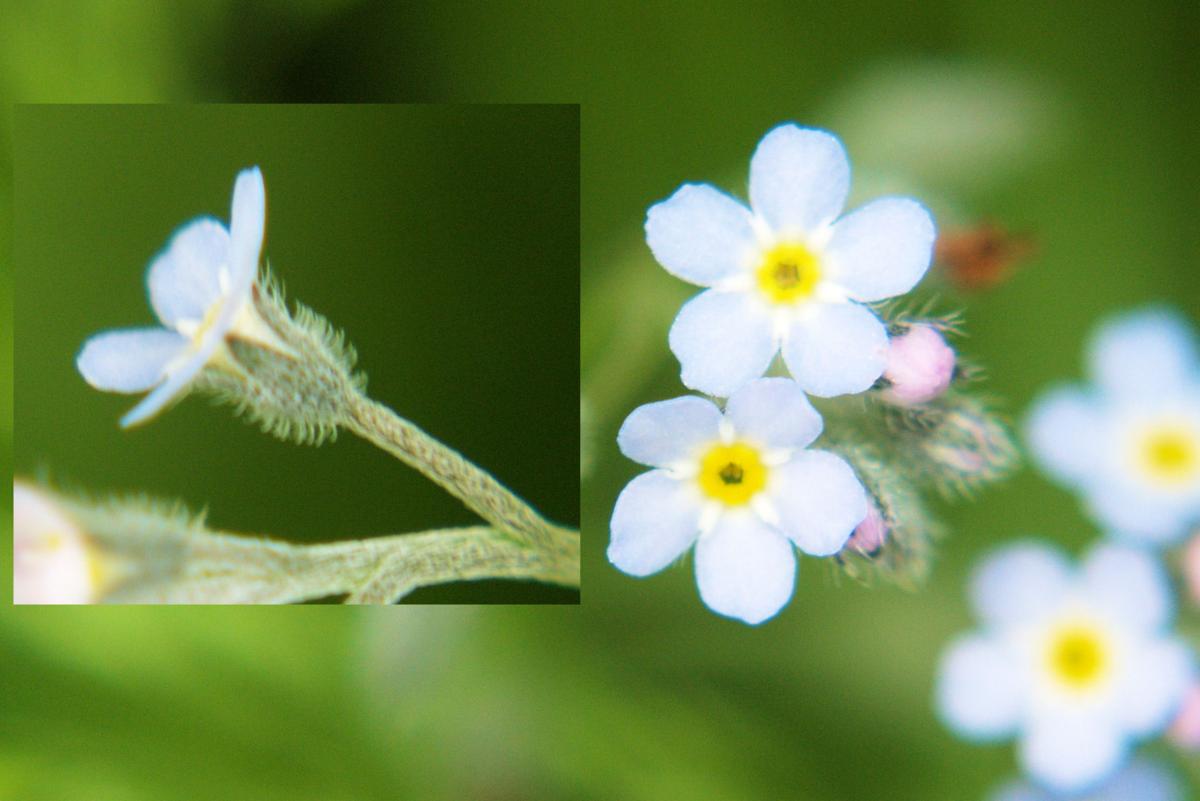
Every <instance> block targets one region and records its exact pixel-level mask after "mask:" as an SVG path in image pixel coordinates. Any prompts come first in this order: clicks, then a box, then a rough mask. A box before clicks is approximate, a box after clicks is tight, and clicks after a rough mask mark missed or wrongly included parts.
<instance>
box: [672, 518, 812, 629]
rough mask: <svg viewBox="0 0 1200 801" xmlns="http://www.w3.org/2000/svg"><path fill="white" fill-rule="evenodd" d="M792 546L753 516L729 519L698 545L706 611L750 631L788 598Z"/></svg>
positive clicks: (793, 569) (793, 565)
mask: <svg viewBox="0 0 1200 801" xmlns="http://www.w3.org/2000/svg"><path fill="white" fill-rule="evenodd" d="M795 583H796V556H795V554H793V553H792V545H791V543H789V542H788V541H787V540H786V539H784V538H783V537H782V536H780V535H779V534H778V533H777V532H775V531H773V530H772V529H770V528H769V527H768V526H767V525H766V524H765V523H763V522H762V521H761V520H759V519H758V518H757V517H756V516H755V515H754V514H753V513H748V512H740V513H727V514H725V515H724V516H723V517H722V518H721V520H720V522H719V523H718V524H717V526H716V528H714V529H713V530H712V531H710V532H709V533H707V534H705V535H704V536H703V537H701V538H700V541H699V542H697V543H696V584H697V586H698V587H699V588H700V597H701V599H703V601H704V603H705V604H706V605H707V606H708V608H709V609H711V610H713V611H714V612H716V613H717V614H720V615H725V616H726V617H732V618H737V619H738V620H741V621H743V622H746V623H749V624H750V625H752V626H754V625H757V624H759V623H762V622H763V621H764V620H766V619H768V618H770V617H772V616H774V615H775V613H777V612H778V611H779V610H780V609H782V608H783V605H784V604H786V603H787V602H788V599H789V598H791V597H792V589H793V587H794V586H795Z"/></svg>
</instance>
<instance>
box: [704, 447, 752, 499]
mask: <svg viewBox="0 0 1200 801" xmlns="http://www.w3.org/2000/svg"><path fill="white" fill-rule="evenodd" d="M699 479H700V489H701V490H703V492H704V494H705V495H707V496H708V497H710V498H712V499H714V500H717V501H720V502H721V503H723V504H725V505H726V506H741V505H742V504H745V503H748V502H749V501H750V499H751V498H753V497H754V496H755V495H757V494H758V493H759V491H761V490H762V488H763V487H764V486H766V483H767V468H766V466H765V465H764V464H763V463H762V457H761V456H759V453H758V450H757V449H756V448H754V447H753V446H751V445H747V444H746V443H744V442H735V443H733V444H731V445H714V446H713V447H712V448H710V449H709V451H708V453H706V454H704V458H703V459H701V460H700V477H699Z"/></svg>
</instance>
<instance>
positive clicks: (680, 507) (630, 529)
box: [608, 470, 700, 576]
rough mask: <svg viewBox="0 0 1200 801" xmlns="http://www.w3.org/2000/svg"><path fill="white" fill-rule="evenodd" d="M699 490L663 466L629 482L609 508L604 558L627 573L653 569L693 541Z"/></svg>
mask: <svg viewBox="0 0 1200 801" xmlns="http://www.w3.org/2000/svg"><path fill="white" fill-rule="evenodd" d="M699 527H700V500H699V498H698V491H697V490H696V489H695V488H694V487H692V486H690V485H689V484H687V483H685V482H681V481H677V480H675V479H673V478H671V477H670V476H668V475H667V474H666V473H664V472H663V471H661V470H651V471H650V472H649V473H643V474H642V475H640V476H638V477H637V478H635V479H634V480H633V481H630V482H629V484H627V485H626V486H625V489H624V490H622V491H621V494H620V496H618V498H617V505H616V507H615V508H614V509H613V515H612V521H611V523H610V530H611V533H612V539H611V540H610V541H609V545H608V560H609V561H610V562H612V563H613V564H614V565H615V566H616V567H617V569H619V570H622V571H624V572H625V573H628V574H629V575H631V576H648V575H650V574H651V573H657V572H658V571H660V570H662V569H663V568H664V567H666V566H667V565H669V564H671V562H673V561H675V560H676V559H678V558H679V556H680V555H681V554H683V552H684V551H686V550H687V549H688V548H689V547H691V545H692V543H693V542H695V540H696V536H697V535H698V533H699Z"/></svg>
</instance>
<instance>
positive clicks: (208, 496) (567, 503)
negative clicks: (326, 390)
mask: <svg viewBox="0 0 1200 801" xmlns="http://www.w3.org/2000/svg"><path fill="white" fill-rule="evenodd" d="M578 148H579V114H578V108H577V107H576V106H410V107H404V106H394V107H389V106H362V107H356V106H309V107H304V106H275V107H266V106H258V107H254V106H245V107H242V106H193V107H188V106H161V107H146V106H109V107H95V106H23V107H21V108H20V109H18V111H17V118H16V137H15V150H14V152H15V185H16V198H17V214H16V217H15V226H14V231H15V262H16V264H17V265H18V272H17V282H16V298H17V302H16V326H17V339H16V376H17V381H16V394H15V398H16V422H17V428H16V431H17V434H16V454H17V459H16V468H17V472H18V473H19V474H25V475H29V474H31V473H35V474H36V473H37V472H38V471H43V470H44V471H46V472H48V473H49V475H50V476H51V477H52V478H53V479H55V480H56V481H57V482H59V483H64V484H66V485H67V486H70V487H75V486H79V487H82V488H85V489H87V490H89V491H90V492H93V493H97V494H98V493H102V492H113V491H115V492H144V493H147V494H150V495H152V496H156V497H165V498H180V499H183V500H184V501H186V502H188V503H190V504H191V505H192V507H193V508H199V507H203V506H207V507H208V508H209V510H210V513H209V517H208V519H209V523H210V525H212V526H214V527H216V528H218V529H223V530H230V531H248V532H263V533H268V534H271V535H273V536H277V537H282V538H286V539H290V540H295V541H307V542H312V541H320V540H331V539H346V538H354V537H369V536H374V535H378V534H384V533H389V532H405V531H415V530H420V529H428V528H438V527H445V526H450V525H459V524H469V523H471V522H472V521H473V520H474V519H475V518H473V517H472V515H471V513H470V512H468V511H467V510H466V509H465V508H464V507H462V506H461V504H460V503H459V502H458V501H457V500H455V499H454V498H451V497H449V496H447V495H445V494H444V493H443V492H442V491H441V490H440V489H438V488H437V487H436V486H434V485H433V484H431V483H429V482H428V481H427V480H425V479H424V478H423V477H421V476H420V475H419V474H417V473H415V472H413V471H411V470H408V469H407V468H405V467H404V466H403V465H401V464H400V463H399V462H396V461H395V460H394V459H392V458H391V457H390V456H388V455H387V454H385V453H383V452H382V451H379V450H376V449H374V448H372V447H370V446H368V445H367V444H365V443H363V442H361V441H358V440H356V439H355V438H354V437H350V436H342V437H340V438H339V441H338V442H337V443H336V444H333V445H326V446H323V447H319V448H312V447H303V446H297V445H292V444H289V443H282V442H279V441H276V440H274V439H272V438H270V437H268V436H265V435H263V434H262V433H260V432H259V431H257V430H256V428H254V427H252V426H248V425H246V424H245V423H243V422H241V421H239V420H236V419H234V417H233V415H232V414H231V410H229V409H224V408H211V406H210V404H208V403H206V402H205V401H204V400H203V399H202V398H192V399H190V400H188V401H185V402H184V403H182V404H181V405H179V406H177V407H175V408H173V409H171V410H170V411H169V412H168V413H165V414H163V415H162V416H161V417H159V418H158V419H156V420H154V421H153V422H152V423H150V424H148V425H146V426H143V427H140V428H138V429H136V430H134V431H122V430H120V429H119V428H118V427H117V418H118V417H119V416H120V415H121V414H122V413H123V411H124V410H126V409H128V408H130V406H131V405H132V404H133V403H134V402H136V398H133V397H130V396H119V395H108V394H102V393H99V392H97V391H95V390H93V389H92V388H91V387H89V386H88V385H87V384H85V383H84V382H83V380H82V378H81V377H80V376H79V374H78V372H77V371H76V369H75V366H74V356H75V354H76V353H77V352H78V350H79V348H80V346H81V344H82V342H83V340H84V339H85V338H86V337H87V336H89V335H90V334H92V333H95V332H97V331H100V330H104V329H108V328H114V327H127V326H134V325H144V324H156V323H157V320H156V319H155V318H154V316H153V312H152V311H151V310H150V308H149V305H148V301H147V295H146V291H145V267H146V265H147V263H148V262H149V260H150V258H151V257H152V256H153V255H154V254H155V253H157V252H158V250H159V249H160V248H162V247H163V246H165V244H166V242H167V239H168V237H169V235H170V234H171V233H172V232H173V231H174V230H175V228H176V227H178V226H180V225H182V224H183V223H184V222H185V221H187V220H189V219H191V218H192V217H194V216H196V215H198V214H212V215H215V216H217V217H218V218H220V219H222V220H226V221H227V220H228V216H229V211H228V207H229V200H230V193H231V190H232V186H233V177H234V175H235V174H236V172H237V170H239V169H241V168H242V167H245V166H248V165H250V164H258V165H260V166H261V168H262V170H263V174H264V176H265V181H266V185H267V203H268V215H267V216H268V222H267V239H266V244H265V246H264V256H265V258H266V259H267V260H268V261H269V262H270V264H271V265H272V269H273V271H274V272H275V274H276V275H277V277H278V278H280V279H282V281H283V282H284V284H285V285H286V287H287V292H288V294H289V296H290V297H291V298H295V299H300V300H302V301H303V302H304V303H306V304H307V305H309V306H311V307H312V308H314V309H316V310H318V311H320V312H321V313H322V314H324V315H326V317H327V318H328V319H329V320H331V321H332V322H333V323H334V324H335V325H337V326H339V327H341V328H343V329H344V330H345V331H346V333H347V336H348V337H349V340H350V341H351V342H352V343H354V344H355V346H356V347H357V349H358V351H359V355H360V366H361V368H362V369H363V370H364V371H365V372H366V373H367V375H368V376H369V380H370V383H369V385H368V387H369V391H370V393H371V395H372V396H373V397H375V398H377V399H378V400H381V401H383V402H384V403H387V404H389V405H390V406H392V407H393V408H394V409H396V410H397V411H398V412H399V413H400V414H402V415H405V416H407V417H409V418H410V419H412V420H414V421H416V422H418V424H419V425H422V426H424V427H425V428H426V429H427V430H429V431H430V432H431V433H433V434H434V435H436V436H439V437H441V438H442V439H443V440H445V441H447V442H448V443H450V444H452V446H453V447H456V448H458V449H459V450H461V451H462V452H464V453H465V454H468V455H469V456H470V457H471V458H473V459H475V460H476V461H477V462H478V463H479V464H481V465H483V466H485V467H486V468H488V469H489V470H492V471H494V473H495V474H496V475H497V476H498V477H500V479H501V480H502V481H504V482H506V483H507V484H508V485H509V486H511V487H512V488H513V489H514V490H515V491H516V492H517V493H518V494H520V495H521V496H523V497H525V498H527V499H529V500H530V501H531V502H532V503H533V504H534V505H535V506H537V507H538V508H539V509H541V510H542V511H543V512H544V513H545V514H547V515H549V516H550V517H552V518H554V519H557V520H562V521H566V522H572V523H573V522H574V521H577V520H578V493H577V491H576V489H577V487H578V484H577V482H576V479H575V470H576V469H577V468H576V458H575V442H576V441H577V438H578V418H577V417H576V414H575V408H574V406H575V404H574V398H575V395H576V376H577V375H578V367H577V365H578V354H577V351H576V349H575V345H574V338H575V337H574V333H575V331H576V330H577V326H578V322H577V321H578V301H577V298H578V281H579V279H578V267H577V264H578V247H579V246H578V241H579V233H578V231H579V212H578V200H577V198H578V170H577V167H576V165H577V163H578ZM577 597H578V595H577V594H576V593H573V592H568V591H563V590H558V589H556V588H552V587H545V586H539V585H536V584H534V583H532V582H528V583H516V582H495V583H488V584H486V585H477V584H464V585H461V586H458V587H453V588H450V587H442V588H437V589H429V590H426V591H423V592H419V593H416V594H414V595H413V596H411V598H410V599H409V600H411V601H412V602H423V601H451V602H466V603H472V602H487V601H499V602H504V601H514V602H524V601H529V602H536V601H570V600H572V599H575V598H577Z"/></svg>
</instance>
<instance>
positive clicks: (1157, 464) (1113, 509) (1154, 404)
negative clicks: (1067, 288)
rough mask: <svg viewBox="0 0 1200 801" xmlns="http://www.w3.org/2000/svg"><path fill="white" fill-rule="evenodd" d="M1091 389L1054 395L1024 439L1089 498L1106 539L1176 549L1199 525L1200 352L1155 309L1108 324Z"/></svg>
mask: <svg viewBox="0 0 1200 801" xmlns="http://www.w3.org/2000/svg"><path fill="white" fill-rule="evenodd" d="M1088 367H1089V372H1090V375H1091V379H1092V385H1091V386H1090V387H1081V386H1062V387H1057V388H1054V389H1051V390H1049V391H1047V392H1046V393H1045V394H1044V395H1043V396H1042V397H1041V399H1040V400H1039V401H1038V402H1037V403H1036V404H1035V406H1034V408H1033V410H1032V411H1031V412H1030V414H1029V420H1028V424H1027V438H1028V441H1029V444H1030V448H1031V450H1032V451H1033V455H1034V456H1035V457H1036V459H1037V460H1038V463H1039V464H1040V465H1041V467H1042V468H1043V469H1044V470H1045V471H1046V472H1047V473H1048V474H1050V475H1051V476H1052V477H1054V478H1055V479H1057V480H1058V481H1059V482H1061V483H1063V484H1065V485H1067V486H1069V487H1071V488H1073V489H1076V490H1077V491H1078V492H1079V493H1080V495H1082V497H1083V500H1084V503H1085V505H1086V507H1087V510H1088V512H1089V513H1090V514H1091V516H1092V517H1093V518H1095V520H1096V521H1097V522H1098V523H1100V524H1101V525H1103V526H1104V527H1105V528H1106V529H1107V530H1108V531H1109V532H1111V533H1113V534H1117V535H1120V536H1124V537H1128V538H1132V539H1134V540H1136V541H1140V542H1147V543H1153V544H1157V545H1165V544H1171V543H1175V542H1178V541H1179V540H1180V539H1181V538H1182V537H1183V536H1184V535H1185V534H1187V533H1188V531H1189V530H1190V527H1191V526H1192V525H1194V524H1196V523H1197V522H1200V351H1198V350H1197V345H1196V338H1195V334H1194V332H1193V331H1192V329H1191V327H1190V326H1189V325H1188V323H1187V321H1186V320H1185V319H1184V318H1183V317H1182V316H1181V315H1180V314H1178V313H1177V312H1173V311H1171V310H1168V309H1165V308H1149V309H1143V310H1139V311H1135V312H1129V313H1125V314H1122V315H1120V316H1117V317H1114V318H1112V319H1110V320H1108V321H1106V322H1105V323H1103V324H1102V325H1101V326H1100V327H1099V329H1098V330H1097V331H1096V333H1095V335H1094V337H1093V339H1092V342H1091V347H1090V350H1089V353H1088Z"/></svg>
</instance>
